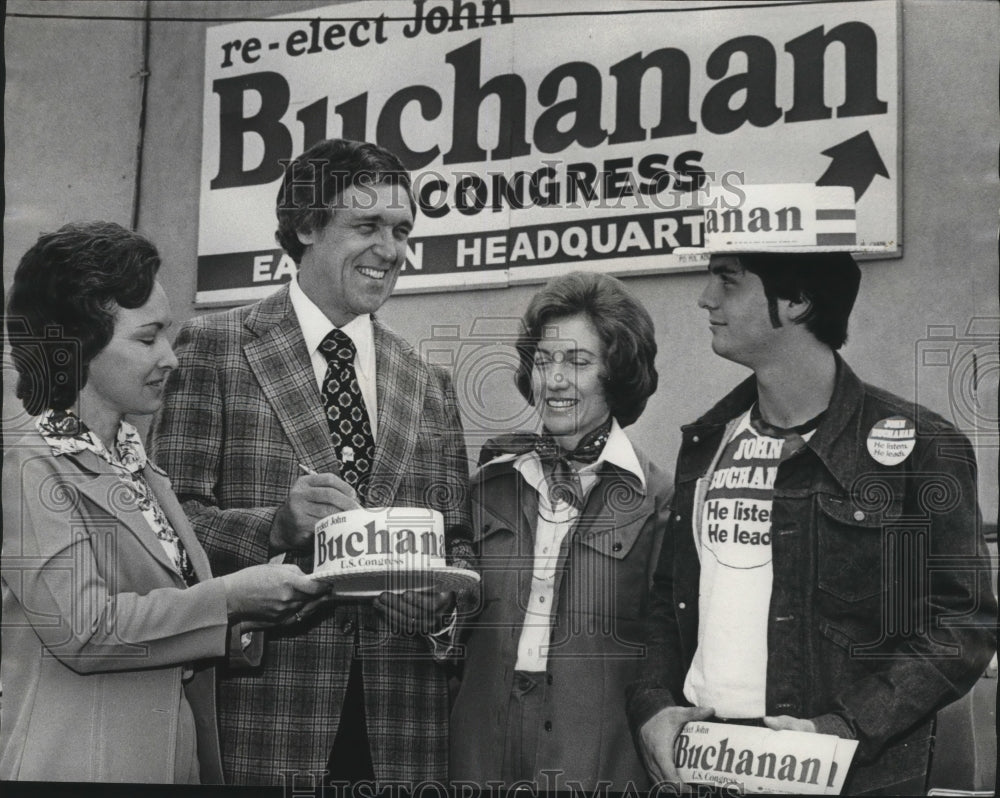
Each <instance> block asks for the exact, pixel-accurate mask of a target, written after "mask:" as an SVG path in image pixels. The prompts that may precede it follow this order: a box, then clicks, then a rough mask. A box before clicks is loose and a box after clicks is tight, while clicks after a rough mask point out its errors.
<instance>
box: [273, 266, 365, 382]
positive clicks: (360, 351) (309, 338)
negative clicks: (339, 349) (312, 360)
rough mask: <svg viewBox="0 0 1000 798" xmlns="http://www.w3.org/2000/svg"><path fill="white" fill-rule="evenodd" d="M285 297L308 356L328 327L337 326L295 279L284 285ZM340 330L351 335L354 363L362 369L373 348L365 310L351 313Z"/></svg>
mask: <svg viewBox="0 0 1000 798" xmlns="http://www.w3.org/2000/svg"><path fill="white" fill-rule="evenodd" d="M288 298H289V300H290V301H291V303H292V309H293V310H294V311H295V317H296V318H297V319H298V322H299V327H301V328H302V338H303V339H304V340H305V342H306V349H307V350H308V351H309V355H310V357H311V356H312V355H313V354H314V353H315V352H316V350H318V349H319V345H320V344H321V343H323V339H324V338H325V337H326V336H327V335H328V334H329V333H330V332H331V331H332V330H335V329H337V327H336V325H335V324H334V323H333V322H332V321H330V319H328V318H327V316H326V314H325V313H324V312H323V311H322V310H320V308H319V306H318V305H317V304H316V303H315V302H313V301H312V300H311V299H310V298H309V297H308V296H306V292H305V291H303V290H302V287H301V286H300V285H299V281H298V280H296V279H294V278H293V279H292V281H291V284H290V285H289V287H288ZM340 329H342V330H343V331H344V332H345V333H347V334H348V335H349V336H351V340H352V341H353V342H354V346H355V348H356V349H357V357H356V358H355V362H356V364H357V365H358V366H360V367H361V369H362V370H365V369H366V368H367V365H368V364H369V363H371V362H372V353H373V352H374V351H375V335H374V332H373V330H372V317H371V316H370V315H369V314H367V313H366V314H364V315H362V316H355V317H354V318H353V319H351V320H350V321H349V322H347V324H345V325H344V326H343V327H341V328H340Z"/></svg>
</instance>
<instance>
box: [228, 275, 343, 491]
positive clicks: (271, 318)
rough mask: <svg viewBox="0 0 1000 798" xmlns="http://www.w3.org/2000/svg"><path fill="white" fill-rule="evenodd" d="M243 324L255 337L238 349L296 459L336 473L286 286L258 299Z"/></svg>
mask: <svg viewBox="0 0 1000 798" xmlns="http://www.w3.org/2000/svg"><path fill="white" fill-rule="evenodd" d="M246 326H247V327H248V328H249V329H250V330H251V331H252V332H253V333H254V337H253V338H251V339H250V340H249V341H248V342H247V343H246V345H245V346H244V347H243V352H244V354H245V355H246V358H247V362H248V363H249V364H250V368H251V370H252V371H253V373H254V376H255V377H256V378H257V382H258V384H259V385H260V388H261V391H262V393H263V394H264V396H265V398H266V399H267V401H268V402H269V403H270V405H271V409H272V410H273V411H274V414H275V416H276V417H277V419H278V423H279V424H281V427H282V429H283V430H284V432H285V435H286V436H287V437H288V440H289V442H290V443H291V446H292V449H293V451H294V452H295V455H296V457H298V458H299V460H301V461H302V463H303V464H304V465H307V466H309V467H311V468H314V469H316V470H317V471H321V472H323V471H333V472H336V469H337V468H338V464H337V459H336V456H335V453H334V450H333V446H331V445H330V437H329V434H328V432H327V429H328V428H327V423H326V418H324V416H323V400H322V398H321V397H320V394H319V389H318V388H317V387H316V381H315V379H314V377H313V369H312V363H311V362H310V359H309V353H308V352H307V351H306V343H305V340H304V339H303V338H302V330H301V328H300V327H299V322H298V319H297V318H296V316H295V311H294V310H293V309H292V303H291V300H290V299H289V298H288V289H287V288H285V289H282V290H280V291H277V292H276V293H274V294H272V295H271V296H270V297H268V298H267V299H265V300H264V301H262V302H261V303H260V304H259V305H258V306H257V308H256V309H255V310H254V311H253V312H252V313H251V314H250V315H248V316H247V320H246Z"/></svg>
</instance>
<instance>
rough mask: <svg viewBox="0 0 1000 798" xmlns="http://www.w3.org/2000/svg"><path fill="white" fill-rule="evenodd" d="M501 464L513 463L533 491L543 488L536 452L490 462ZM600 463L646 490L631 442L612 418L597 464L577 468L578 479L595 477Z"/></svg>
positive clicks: (540, 463)
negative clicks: (626, 475) (505, 462)
mask: <svg viewBox="0 0 1000 798" xmlns="http://www.w3.org/2000/svg"><path fill="white" fill-rule="evenodd" d="M503 460H513V461H514V468H515V469H516V470H517V471H518V472H519V473H520V474H521V476H523V477H524V479H525V481H526V482H527V483H528V484H529V485H531V486H533V487H534V488H536V489H538V488H539V487H540V486H541V485H543V484H544V481H545V474H544V472H543V470H542V461H541V459H540V458H539V457H538V453H537V452H527V453H526V454H522V455H513V454H505V455H501V456H500V457H498V458H496V459H495V460H493V461H491V462H494V463H496V462H501V461H503ZM604 462H607V463H610V464H611V465H614V466H617V467H618V468H621V469H622V470H623V471H627V472H628V473H630V474H632V475H634V476H635V477H636V478H637V479H638V480H639V484H640V485H642V489H643V490H644V491H645V490H646V475H645V473H644V472H643V470H642V465H641V464H640V463H639V456H638V455H637V454H636V453H635V447H633V446H632V441H630V440H629V438H628V435H626V434H625V430H623V429H622V428H621V426H620V425H619V424H618V419H614V418H613V419H612V420H611V432H610V433H609V434H608V442H607V443H605V444H604V449H603V450H601V453H600V454H599V455H598V457H597V460H595V461H594V462H593V463H591V464H590V465H587V466H583V467H582V468H580V470H579V474H580V476H581V477H584V476H585V475H587V474H590V475H593V474H596V472H597V470H598V469H599V468H600V466H601V463H604ZM539 493H543V491H541V490H539Z"/></svg>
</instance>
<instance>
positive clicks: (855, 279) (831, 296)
mask: <svg viewBox="0 0 1000 798" xmlns="http://www.w3.org/2000/svg"><path fill="white" fill-rule="evenodd" d="M738 257H739V260H740V265H741V266H743V268H744V269H746V270H747V271H748V272H753V273H754V274H756V275H757V276H758V277H759V278H760V281H761V283H762V284H763V286H764V295H765V296H766V297H767V302H768V309H769V311H770V313H771V324H773V325H774V326H775V327H777V326H780V324H781V322H780V320H779V319H778V306H777V303H776V301H775V300H777V299H791V300H795V301H801V300H807V301H808V302H809V304H810V308H809V311H808V313H806V315H805V316H803V317H802V318H801V319H799V320H798V323H799V324H805V325H806V329H807V330H809V332H811V333H812V334H813V336H815V338H816V339H817V340H818V341H821V342H822V343H824V344H826V345H827V346H829V347H830V348H831V349H840V347H842V346H843V345H844V343H845V342H846V341H847V321H848V319H850V317H851V310H852V309H853V308H854V300H855V299H857V297H858V287H859V286H860V284H861V270H860V269H859V268H858V264H857V263H856V262H855V260H854V258H853V257H852V256H851V254H850V253H849V252H795V253H791V252H750V253H745V252H741V253H740V254H739V255H738Z"/></svg>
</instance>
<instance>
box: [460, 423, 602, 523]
mask: <svg viewBox="0 0 1000 798" xmlns="http://www.w3.org/2000/svg"><path fill="white" fill-rule="evenodd" d="M610 434H611V418H610V417H609V418H608V420H607V421H605V422H604V423H603V424H601V426H599V427H597V428H596V429H592V430H591V431H590V432H588V433H587V434H586V435H584V436H583V437H582V438H580V442H579V443H578V444H577V445H576V448H575V449H573V451H571V452H567V451H566V450H564V449H562V448H560V446H559V444H558V443H557V442H556V439H555V438H553V437H552V435H551V434H550V433H548V432H545V433H543V434H542V435H535V434H533V433H528V432H518V433H514V434H513V435H504V436H501V437H499V438H494V439H493V440H491V441H489V442H488V443H487V444H486V445H485V446H483V448H482V450H481V451H480V453H479V465H482V464H483V463H488V462H489V461H490V460H492V459H493V458H495V457H497V456H499V455H502V454H518V455H520V454H525V453H527V452H532V451H533V452H536V453H537V454H538V457H539V459H540V460H541V461H542V468H543V470H544V471H545V477H546V480H547V481H548V484H549V500H550V501H551V502H553V503H555V502H556V501H564V502H567V503H569V504H572V505H573V506H574V507H576V508H577V509H582V508H583V486H582V485H581V483H580V475H579V474H578V473H577V471H576V469H575V468H574V467H573V463H572V462H570V461H573V462H577V463H582V464H584V465H589V464H591V463H595V462H597V458H598V457H600V456H601V452H602V451H604V445H605V444H606V443H607V442H608V436H609V435H610Z"/></svg>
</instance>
